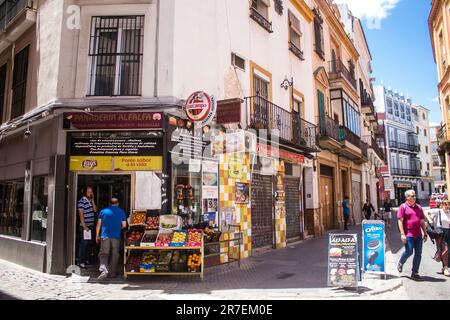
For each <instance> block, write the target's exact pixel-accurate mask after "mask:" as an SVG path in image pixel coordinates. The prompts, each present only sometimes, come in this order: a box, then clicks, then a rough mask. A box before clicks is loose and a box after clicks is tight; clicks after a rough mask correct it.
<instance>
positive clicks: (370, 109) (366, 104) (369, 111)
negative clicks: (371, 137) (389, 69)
mask: <svg viewBox="0 0 450 320" xmlns="http://www.w3.org/2000/svg"><path fill="white" fill-rule="evenodd" d="M361 111H362V113H363V114H365V115H366V117H367V118H368V119H369V121H377V116H376V111H375V106H374V104H373V100H372V98H371V97H370V95H369V94H368V93H367V91H365V90H364V94H363V96H362V97H361Z"/></svg>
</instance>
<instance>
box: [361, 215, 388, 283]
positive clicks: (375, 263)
mask: <svg viewBox="0 0 450 320" xmlns="http://www.w3.org/2000/svg"><path fill="white" fill-rule="evenodd" d="M362 231H363V270H364V272H380V273H384V274H386V260H385V250H386V242H385V225H384V221H379V220H364V221H363V224H362Z"/></svg>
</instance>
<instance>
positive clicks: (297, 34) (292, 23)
mask: <svg viewBox="0 0 450 320" xmlns="http://www.w3.org/2000/svg"><path fill="white" fill-rule="evenodd" d="M301 38H302V32H301V31H300V20H299V19H298V18H297V17H296V16H295V15H294V14H293V13H292V12H291V11H289V50H291V52H292V53H294V54H295V55H296V56H297V58H299V59H300V60H305V59H304V57H303V51H302V50H301Z"/></svg>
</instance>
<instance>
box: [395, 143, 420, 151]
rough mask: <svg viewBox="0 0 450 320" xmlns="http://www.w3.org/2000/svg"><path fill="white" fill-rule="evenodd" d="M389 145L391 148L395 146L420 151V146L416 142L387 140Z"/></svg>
mask: <svg viewBox="0 0 450 320" xmlns="http://www.w3.org/2000/svg"><path fill="white" fill-rule="evenodd" d="M389 146H390V147H391V148H396V149H400V150H406V151H410V152H420V146H419V145H416V144H409V143H403V142H398V141H392V140H391V141H389Z"/></svg>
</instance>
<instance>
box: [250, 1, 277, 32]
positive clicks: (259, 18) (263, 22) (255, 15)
mask: <svg viewBox="0 0 450 320" xmlns="http://www.w3.org/2000/svg"><path fill="white" fill-rule="evenodd" d="M250 18H252V19H253V20H255V21H256V22H257V23H258V24H259V25H260V26H261V27H263V28H264V29H266V30H267V32H269V33H272V32H273V30H272V22H270V21H268V20H267V19H266V18H265V17H264V16H263V15H262V14H260V13H259V12H258V10H256V9H255V8H253V7H250Z"/></svg>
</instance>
